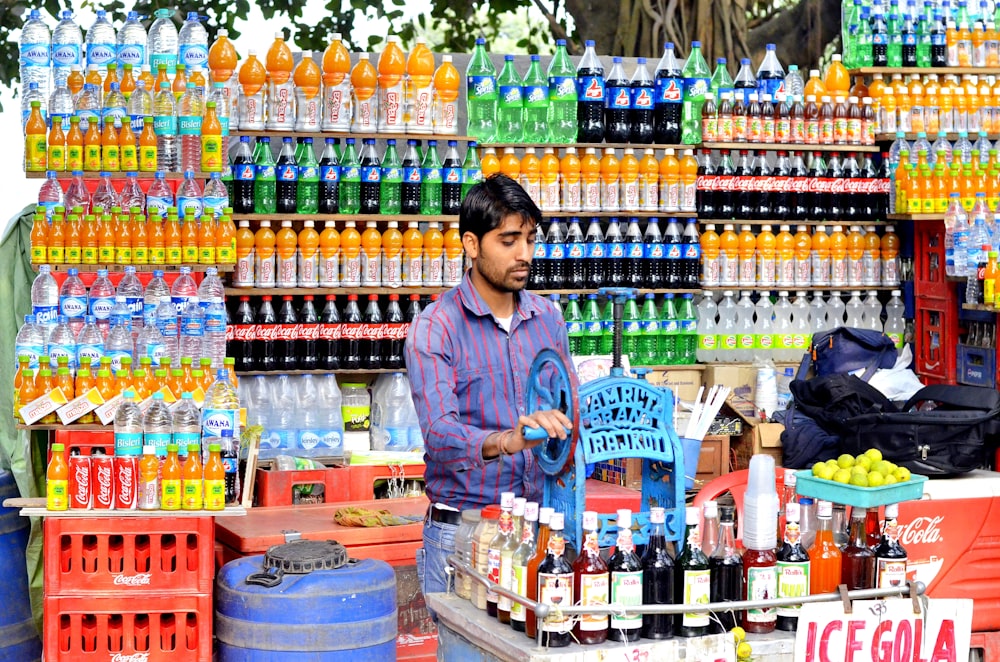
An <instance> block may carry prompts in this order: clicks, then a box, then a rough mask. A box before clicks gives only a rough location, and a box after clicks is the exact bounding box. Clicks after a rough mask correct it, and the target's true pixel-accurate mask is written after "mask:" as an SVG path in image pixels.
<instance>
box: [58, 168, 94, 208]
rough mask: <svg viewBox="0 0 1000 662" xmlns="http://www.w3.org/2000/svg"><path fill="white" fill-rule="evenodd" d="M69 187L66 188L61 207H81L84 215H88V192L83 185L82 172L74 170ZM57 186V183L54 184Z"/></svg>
mask: <svg viewBox="0 0 1000 662" xmlns="http://www.w3.org/2000/svg"><path fill="white" fill-rule="evenodd" d="M71 174H72V179H71V180H70V183H69V186H67V187H66V195H65V196H64V197H63V203H64V204H63V206H64V207H66V209H72V208H73V207H77V206H79V207H82V208H83V212H84V214H89V213H90V191H89V190H88V189H87V185H86V184H84V183H83V171H82V170H74V171H73V172H72V173H71ZM56 183H57V184H58V182H56Z"/></svg>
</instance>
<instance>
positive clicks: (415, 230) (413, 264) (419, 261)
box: [403, 221, 424, 287]
mask: <svg viewBox="0 0 1000 662" xmlns="http://www.w3.org/2000/svg"><path fill="white" fill-rule="evenodd" d="M423 253H424V235H423V234H421V232H420V224H419V223H417V222H416V221H410V222H408V223H407V224H406V232H404V233H403V285H405V286H406V287H419V286H421V285H423Z"/></svg>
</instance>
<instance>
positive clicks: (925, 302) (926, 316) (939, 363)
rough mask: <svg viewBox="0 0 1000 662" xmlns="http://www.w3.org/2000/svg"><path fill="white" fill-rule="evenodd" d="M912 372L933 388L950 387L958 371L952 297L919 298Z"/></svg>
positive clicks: (954, 309) (954, 305)
mask: <svg viewBox="0 0 1000 662" xmlns="http://www.w3.org/2000/svg"><path fill="white" fill-rule="evenodd" d="M915 314H916V318H915V320H914V322H915V325H914V326H915V329H916V332H915V333H914V351H915V354H916V356H915V357H914V372H916V373H917V374H918V375H920V376H921V377H923V378H925V380H929V381H932V382H933V383H936V384H954V383H955V377H956V375H957V370H958V360H957V357H956V348H957V346H958V335H959V334H958V301H957V298H956V297H951V298H944V299H937V298H932V297H929V296H923V297H920V305H919V306H918V307H917V310H916V312H915Z"/></svg>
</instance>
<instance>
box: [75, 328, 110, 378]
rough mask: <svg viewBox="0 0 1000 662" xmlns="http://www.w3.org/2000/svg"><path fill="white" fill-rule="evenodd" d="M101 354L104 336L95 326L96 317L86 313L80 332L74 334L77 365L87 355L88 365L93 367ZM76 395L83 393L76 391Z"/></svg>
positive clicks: (102, 352) (102, 353)
mask: <svg viewBox="0 0 1000 662" xmlns="http://www.w3.org/2000/svg"><path fill="white" fill-rule="evenodd" d="M102 356H104V336H102V335H101V330H100V329H98V328H97V318H96V317H94V316H93V315H87V316H85V317H84V318H83V328H82V329H80V333H79V334H78V335H77V336H76V362H77V365H79V364H80V363H81V359H83V357H87V358H89V359H90V365H91V367H92V368H93V367H94V366H96V365H98V364H99V363H100V362H101V357H102ZM77 395H83V394H82V393H77Z"/></svg>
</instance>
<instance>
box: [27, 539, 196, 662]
mask: <svg viewBox="0 0 1000 662" xmlns="http://www.w3.org/2000/svg"><path fill="white" fill-rule="evenodd" d="M209 521H211V520H209ZM212 616H213V614H212V595H211V594H206V595H174V596H166V597H156V596H146V597H144V598H142V599H141V600H136V599H133V598H121V597H118V598H111V597H106V598H94V597H90V596H87V597H80V596H74V597H63V596H52V597H46V598H45V602H44V628H43V629H44V642H43V644H44V648H45V659H46V660H48V661H49V662H54V661H56V660H58V661H60V662H62V661H63V660H65V661H66V662H88V661H90V660H95V661H97V660H99V661H100V662H109V661H111V660H130V659H131V660H140V659H141V660H145V661H146V662H211V660H212ZM130 656H133V657H130Z"/></svg>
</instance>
